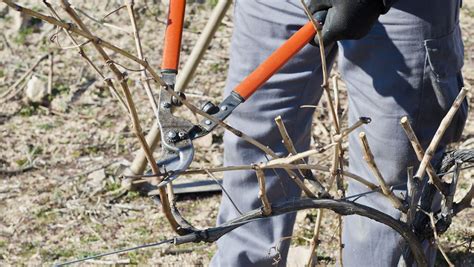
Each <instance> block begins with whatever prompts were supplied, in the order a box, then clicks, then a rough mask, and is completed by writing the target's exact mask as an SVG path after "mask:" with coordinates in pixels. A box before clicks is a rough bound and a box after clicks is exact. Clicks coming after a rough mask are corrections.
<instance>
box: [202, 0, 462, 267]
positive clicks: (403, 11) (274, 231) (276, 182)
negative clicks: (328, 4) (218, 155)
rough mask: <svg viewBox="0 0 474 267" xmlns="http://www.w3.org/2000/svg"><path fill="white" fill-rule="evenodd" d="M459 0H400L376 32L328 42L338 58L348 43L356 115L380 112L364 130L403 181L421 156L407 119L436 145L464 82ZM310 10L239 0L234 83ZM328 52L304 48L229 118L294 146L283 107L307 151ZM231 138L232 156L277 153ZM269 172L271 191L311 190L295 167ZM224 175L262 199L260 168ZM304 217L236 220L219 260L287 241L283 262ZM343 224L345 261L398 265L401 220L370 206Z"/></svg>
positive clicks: (354, 152) (381, 162)
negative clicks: (282, 130) (388, 220)
mask: <svg viewBox="0 0 474 267" xmlns="http://www.w3.org/2000/svg"><path fill="white" fill-rule="evenodd" d="M459 5H460V3H459V2H458V1H456V0H417V1H413V0H400V1H399V2H398V3H397V4H396V5H395V6H394V7H393V8H392V9H391V10H390V11H389V13H388V14H386V15H383V16H381V17H380V19H379V22H378V23H376V25H375V26H374V27H373V29H372V30H371V32H370V33H369V35H368V36H366V37H365V38H363V39H361V40H357V41H343V42H340V43H339V44H338V45H333V46H332V47H328V48H327V58H328V61H329V62H330V63H332V62H334V59H335V57H336V55H337V54H338V53H339V63H338V64H339V69H340V72H341V74H342V78H343V79H344V81H345V82H346V84H347V87H348V93H349V124H352V123H353V122H354V121H356V120H357V119H358V118H359V117H360V116H366V117H371V118H372V123H371V124H369V125H368V126H367V127H363V129H361V130H363V131H365V132H366V133H367V138H368V140H369V143H370V145H371V148H372V150H373V153H374V155H375V159H376V163H377V164H378V166H379V167H380V169H381V172H382V174H383V176H384V177H385V179H386V180H387V181H388V183H389V184H390V185H392V186H394V185H400V184H401V185H403V184H406V169H407V167H408V166H417V165H418V162H417V160H416V158H415V155H414V153H413V151H412V148H411V146H410V144H409V142H408V140H407V138H406V136H405V134H404V132H403V130H402V128H401V127H400V126H399V121H400V118H401V117H403V116H405V115H407V116H408V117H409V119H410V121H411V123H412V125H413V127H414V129H415V131H416V134H417V136H418V137H419V139H420V140H421V142H422V144H423V146H425V147H426V146H427V144H428V143H429V141H430V140H431V137H432V136H433V134H434V132H435V130H436V129H437V127H438V125H439V122H440V120H441V119H442V117H443V116H444V114H445V113H446V111H447V110H448V109H449V107H450V105H451V104H452V102H453V100H454V98H455V97H456V95H457V94H458V92H459V89H460V87H461V86H462V77H461V74H460V70H461V67H462V64H463V45H462V40H461V35H460V34H461V33H460V29H459V25H458V13H459ZM306 21H307V19H306V18H305V16H304V13H303V10H302V9H301V7H300V4H299V1H298V0H236V1H235V9H234V25H235V26H234V33H233V38H232V46H231V60H230V69H229V74H228V81H227V88H226V93H227V94H228V93H230V91H231V90H232V89H233V88H234V87H235V86H236V85H237V84H238V83H239V82H240V81H242V79H243V78H245V76H246V75H248V74H249V73H250V72H251V71H252V70H253V69H255V68H256V67H257V66H258V64H259V63H261V62H262V61H263V60H264V59H265V58H266V57H268V56H269V55H270V54H271V53H272V51H274V50H275V49H276V48H277V47H278V46H279V45H280V44H282V43H283V42H284V40H286V39H287V38H288V37H290V36H291V34H293V33H294V32H295V31H297V30H298V29H299V28H300V27H301V25H303V24H305V23H306ZM337 50H339V52H338V53H337ZM318 53H319V50H318V49H317V48H315V47H312V46H310V45H307V46H306V47H305V48H303V50H302V51H301V52H300V53H299V54H298V55H297V56H296V57H294V58H293V59H292V60H291V61H290V62H289V63H288V64H286V65H285V66H284V67H283V68H282V69H281V71H279V73H278V74H277V75H275V76H273V77H272V78H271V79H270V80H269V81H268V82H267V83H266V84H265V85H264V86H263V87H262V88H261V89H260V90H259V91H257V92H256V93H255V95H253V96H252V97H251V98H250V99H249V100H248V101H246V102H245V103H243V104H242V105H241V106H239V108H238V109H237V110H236V111H235V112H234V113H233V115H232V116H231V117H230V118H229V122H230V124H231V125H232V126H234V127H236V128H237V129H240V130H242V131H243V132H245V133H247V134H249V135H251V136H252V137H254V138H256V139H257V140H259V141H261V142H262V143H264V144H266V145H268V146H269V147H271V148H272V149H273V150H274V151H276V152H277V153H279V154H280V155H285V154H287V151H286V150H285V149H284V147H283V145H282V143H281V136H280V134H279V132H278V130H277V127H276V126H275V123H274V118H275V117H276V116H278V115H281V116H282V117H283V120H284V122H285V124H286V126H287V128H288V130H289V134H290V136H291V137H292V139H293V141H294V142H295V146H296V148H297V150H298V151H304V150H307V149H308V148H309V145H310V130H311V121H312V116H313V110H312V109H308V108H300V106H302V105H315V104H317V103H318V101H319V99H320V97H321V94H322V91H321V87H320V84H321V82H322V74H321V64H320V59H319V55H318ZM465 117H466V106H463V107H462V110H461V111H460V112H459V113H458V115H457V117H456V118H455V119H454V120H453V122H452V125H451V128H450V129H449V130H448V132H447V134H446V138H445V139H444V141H443V142H442V145H441V147H444V146H445V144H446V143H448V142H449V141H453V140H455V139H457V138H459V135H460V132H461V131H462V128H463V125H464V120H465ZM357 139H358V138H357V133H354V134H351V135H350V137H349V144H350V148H349V157H350V163H349V165H350V166H349V168H350V171H351V172H354V173H356V174H358V175H360V176H362V177H366V178H367V179H369V180H371V181H372V182H374V183H377V182H376V180H375V178H374V177H373V175H372V173H371V172H370V171H369V169H368V168H367V166H366V164H365V162H364V161H363V158H362V153H361V149H360V146H359V144H358V140H357ZM224 144H225V156H224V157H225V164H226V165H241V164H251V163H256V162H257V163H258V162H262V161H266V160H267V159H266V157H265V155H264V153H262V152H261V151H259V150H258V149H257V148H255V147H254V146H252V145H250V144H248V143H246V142H245V141H243V140H241V139H239V138H237V137H236V136H234V135H232V134H226V135H225V137H224ZM266 177H267V193H268V196H269V199H270V202H273V203H275V202H278V201H285V200H290V199H294V198H297V197H299V196H300V194H301V192H300V190H299V188H298V187H297V186H295V184H294V183H293V182H291V181H290V180H289V178H288V176H287V175H286V174H285V173H284V172H282V171H276V172H274V171H267V172H266ZM224 186H225V187H226V189H227V190H228V193H229V194H230V197H231V198H232V199H233V200H234V202H235V203H236V205H237V206H238V208H239V209H240V210H241V211H243V212H245V211H249V210H251V209H255V208H258V207H260V206H261V202H260V201H259V200H258V198H257V195H258V182H257V179H256V177H255V175H254V173H253V172H251V171H234V172H228V173H226V174H225V179H224ZM405 188H406V187H405ZM401 189H403V186H402V188H401ZM365 191H367V189H366V188H365V187H363V186H360V185H358V184H353V183H350V184H349V189H348V192H347V195H348V196H349V195H354V194H358V193H361V192H365ZM357 202H358V203H362V204H365V205H368V206H371V207H374V208H376V209H379V210H381V211H383V212H385V213H387V214H389V215H391V216H393V217H394V218H399V217H400V212H398V211H397V210H395V209H394V208H393V207H392V206H391V204H390V203H388V202H387V201H386V200H385V199H384V198H383V197H381V196H380V195H378V194H370V195H367V196H364V197H361V198H358V199H357ZM237 216H239V213H238V211H237V210H236V209H234V207H233V206H232V205H231V203H230V201H229V199H228V198H227V197H226V196H223V197H222V204H221V208H220V211H219V217H218V224H220V223H223V222H226V221H228V220H230V219H233V218H235V217H237ZM295 216H296V214H294V213H293V214H287V215H282V216H278V217H275V218H270V219H264V220H261V221H258V222H253V223H249V224H248V225H245V226H242V227H240V228H238V229H236V230H234V231H232V232H231V233H229V234H227V235H226V236H224V237H222V238H221V239H220V240H219V241H218V242H217V244H218V250H217V253H216V255H215V256H214V258H213V259H212V263H211V264H212V265H213V266H271V265H272V262H273V259H272V258H273V257H274V256H275V248H278V249H279V253H280V255H281V257H282V259H281V261H280V262H279V263H278V265H285V263H286V255H287V252H288V247H289V240H288V239H286V240H284V241H282V238H284V237H288V236H291V235H292V231H293V225H294V222H295ZM343 230H344V234H343V242H344V245H345V247H344V250H343V251H344V254H343V261H344V265H345V266H394V265H396V264H397V262H398V260H399V258H400V254H401V247H402V245H403V244H402V242H401V241H402V238H401V237H400V236H399V235H398V234H397V233H396V232H395V231H393V230H391V229H390V228H388V227H387V226H384V225H381V224H379V223H377V222H374V221H371V220H369V219H366V218H362V217H359V216H348V217H345V218H344V226H343ZM432 255H433V254H432Z"/></svg>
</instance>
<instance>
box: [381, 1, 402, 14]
mask: <svg viewBox="0 0 474 267" xmlns="http://www.w3.org/2000/svg"><path fill="white" fill-rule="evenodd" d="M382 1H383V13H382V14H385V13H387V12H388V10H389V9H390V8H391V7H392V5H393V4H395V2H398V0H382Z"/></svg>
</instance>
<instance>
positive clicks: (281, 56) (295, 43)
mask: <svg viewBox="0 0 474 267" xmlns="http://www.w3.org/2000/svg"><path fill="white" fill-rule="evenodd" d="M315 34H316V29H315V28H314V26H313V24H312V23H311V22H308V23H307V24H306V25H305V26H303V27H302V28H301V29H300V30H298V31H297V32H296V33H295V34H293V36H292V37H290V39H288V40H287V41H286V42H285V43H284V44H283V45H282V46H280V48H278V49H277V50H276V51H275V52H273V54H271V55H270V57H268V58H267V59H266V60H265V61H264V62H263V63H262V64H260V66H258V67H257V69H255V70H254V71H253V72H252V73H251V74H250V75H249V76H247V78H245V79H244V80H243V81H242V82H241V83H240V84H239V85H238V86H237V87H236V88H235V89H234V92H235V93H237V94H239V95H240V96H241V97H242V98H243V99H244V100H247V99H248V98H249V97H250V96H251V95H252V94H253V93H255V91H257V90H258V89H259V88H260V86H262V85H263V84H264V83H265V82H266V81H267V80H268V79H270V77H272V75H273V74H275V73H276V72H277V71H278V70H279V69H280V68H281V67H282V66H283V65H284V64H285V63H286V62H288V61H289V60H290V59H291V58H292V57H293V56H294V55H295V54H296V53H298V52H299V51H300V50H301V49H302V48H303V47H304V46H305V45H306V44H308V43H309V42H310V41H311V40H312V39H313V38H314V36H315Z"/></svg>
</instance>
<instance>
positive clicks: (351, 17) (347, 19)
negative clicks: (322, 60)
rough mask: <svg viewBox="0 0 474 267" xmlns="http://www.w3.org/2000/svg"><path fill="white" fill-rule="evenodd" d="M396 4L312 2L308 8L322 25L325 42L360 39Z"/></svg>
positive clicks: (352, 0)
mask: <svg viewBox="0 0 474 267" xmlns="http://www.w3.org/2000/svg"><path fill="white" fill-rule="evenodd" d="M393 2H395V1H393V0H311V1H310V3H309V5H308V7H309V10H310V11H311V12H312V13H313V14H314V17H315V19H316V20H318V21H319V22H320V23H321V24H322V25H323V27H322V34H323V41H324V43H325V44H327V45H329V44H331V43H334V42H336V41H339V40H348V39H360V38H362V37H364V36H365V35H366V34H367V33H369V31H370V29H371V28H372V26H373V24H374V23H375V22H376V21H377V19H378V17H379V16H380V15H381V14H384V13H386V12H387V11H388V9H389V8H390V5H391V4H392V3H393Z"/></svg>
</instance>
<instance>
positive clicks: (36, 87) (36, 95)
mask: <svg viewBox="0 0 474 267" xmlns="http://www.w3.org/2000/svg"><path fill="white" fill-rule="evenodd" d="M47 90H48V89H47V87H46V83H45V82H44V81H42V80H41V79H40V78H38V77H37V76H35V75H33V77H31V79H30V80H29V81H28V84H27V85H26V92H25V94H26V97H27V98H28V101H30V102H33V103H40V102H42V101H43V99H44V97H45V96H46V94H47Z"/></svg>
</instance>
